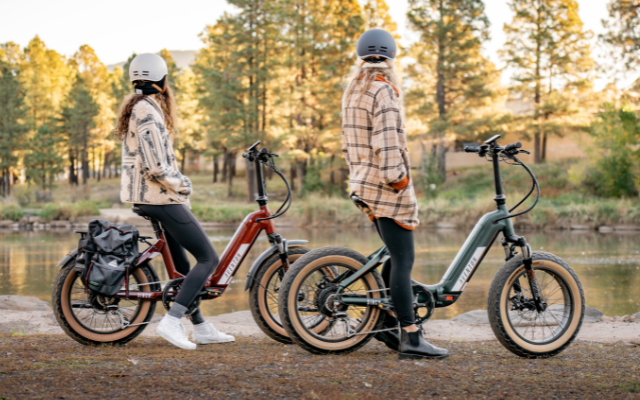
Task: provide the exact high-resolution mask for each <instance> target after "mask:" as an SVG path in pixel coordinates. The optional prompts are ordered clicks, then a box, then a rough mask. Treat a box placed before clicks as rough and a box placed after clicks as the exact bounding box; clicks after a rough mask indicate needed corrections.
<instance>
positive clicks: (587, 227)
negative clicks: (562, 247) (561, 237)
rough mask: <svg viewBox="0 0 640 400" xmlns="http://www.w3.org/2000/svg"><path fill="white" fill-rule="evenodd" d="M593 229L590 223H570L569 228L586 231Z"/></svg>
mask: <svg viewBox="0 0 640 400" xmlns="http://www.w3.org/2000/svg"><path fill="white" fill-rule="evenodd" d="M591 229H593V227H592V226H591V225H577V224H571V230H572V231H588V230H591Z"/></svg>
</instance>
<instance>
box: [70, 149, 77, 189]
mask: <svg viewBox="0 0 640 400" xmlns="http://www.w3.org/2000/svg"><path fill="white" fill-rule="evenodd" d="M75 164H76V161H75V157H74V154H73V151H72V150H69V185H73V184H76V183H77V180H76V165H75Z"/></svg>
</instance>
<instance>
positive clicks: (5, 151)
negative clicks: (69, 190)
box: [0, 42, 27, 197]
mask: <svg viewBox="0 0 640 400" xmlns="http://www.w3.org/2000/svg"><path fill="white" fill-rule="evenodd" d="M19 57H20V49H19V48H18V46H17V45H15V44H14V43H11V42H10V43H6V44H3V45H0V143H2V145H1V146H0V171H1V173H2V178H1V179H2V181H0V196H3V197H4V196H8V195H10V194H11V184H12V183H13V174H12V169H13V168H16V167H17V165H18V161H19V160H18V151H19V150H21V149H22V146H23V145H24V142H25V141H24V138H25V135H26V133H27V127H26V126H25V124H24V120H25V117H26V112H25V106H24V89H23V87H22V84H21V82H20V76H19V74H20V68H19Z"/></svg>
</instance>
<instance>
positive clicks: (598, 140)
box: [583, 104, 640, 197]
mask: <svg viewBox="0 0 640 400" xmlns="http://www.w3.org/2000/svg"><path fill="white" fill-rule="evenodd" d="M590 134H591V136H592V137H593V138H594V142H593V145H592V146H591V151H590V156H591V157H590V158H591V163H590V164H589V167H588V168H587V170H586V173H585V175H584V177H583V184H584V185H585V186H586V187H587V188H589V190H590V191H591V192H592V193H594V194H596V195H598V196H603V197H631V196H637V195H638V191H639V188H640V179H638V172H640V150H638V143H640V120H639V118H638V115H637V114H636V112H635V111H631V110H630V109H629V108H628V107H625V106H623V107H622V108H619V109H618V108H616V107H615V106H614V105H612V104H605V105H604V106H603V107H602V110H601V111H600V113H599V114H598V117H597V118H596V119H595V120H594V121H593V123H592V125H591V131H590Z"/></svg>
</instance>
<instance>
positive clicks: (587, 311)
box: [582, 306, 604, 322]
mask: <svg viewBox="0 0 640 400" xmlns="http://www.w3.org/2000/svg"><path fill="white" fill-rule="evenodd" d="M603 315H604V314H603V313H602V311H600V310H598V309H597V308H593V307H589V306H584V319H583V320H582V321H583V322H600V321H601V320H602V316H603Z"/></svg>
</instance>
